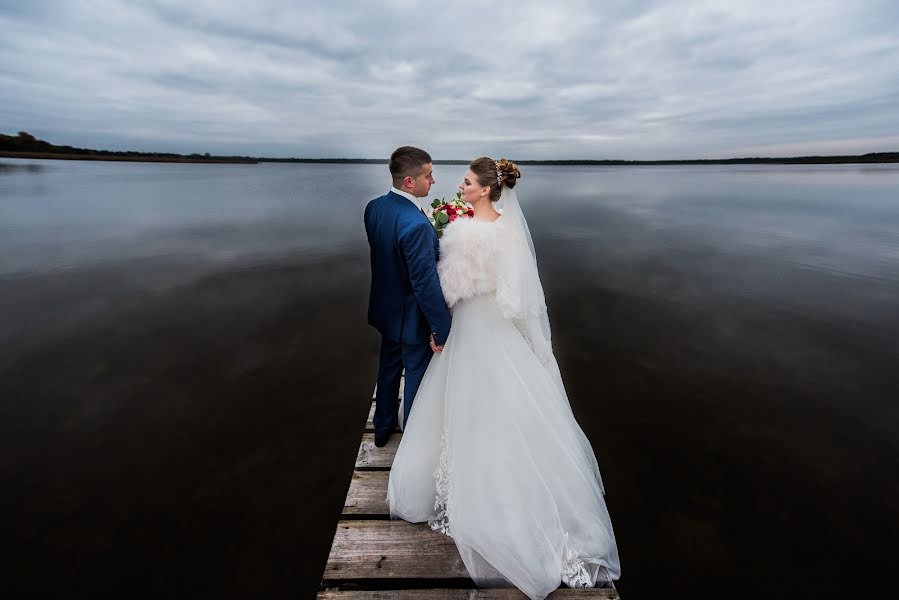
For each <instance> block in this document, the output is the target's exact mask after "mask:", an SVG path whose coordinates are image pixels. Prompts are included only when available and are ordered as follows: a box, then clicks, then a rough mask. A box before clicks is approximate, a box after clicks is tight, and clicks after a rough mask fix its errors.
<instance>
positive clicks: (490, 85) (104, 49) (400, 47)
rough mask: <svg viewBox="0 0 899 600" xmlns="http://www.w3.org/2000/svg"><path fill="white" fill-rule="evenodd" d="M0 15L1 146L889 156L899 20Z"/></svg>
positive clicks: (623, 8)
mask: <svg viewBox="0 0 899 600" xmlns="http://www.w3.org/2000/svg"><path fill="white" fill-rule="evenodd" d="M444 4H447V3H444V2H413V1H408V0H392V1H380V2H375V1H372V2H365V1H363V0H357V1H352V2H350V1H344V0H325V1H323V0H316V1H314V2H307V1H304V0H279V1H277V0H256V1H254V2H248V1H245V2H237V1H231V0H190V1H189V2H188V1H184V0H156V1H151V0H146V1H137V0H135V1H130V2H129V1H125V0H122V1H116V0H58V1H50V0H0V32H2V33H0V132H2V133H15V132H17V131H20V130H25V131H28V132H30V133H32V134H34V135H36V136H37V137H39V138H42V139H46V140H48V141H51V142H53V143H57V144H68V145H74V146H82V147H94V148H108V149H116V150H132V149H133V150H142V151H174V152H201V153H202V152H210V153H213V154H231V153H234V154H246V155H255V156H296V157H376V158H377V157H386V156H387V155H389V153H390V151H391V150H392V149H393V148H394V147H396V146H398V145H402V144H413V145H419V146H422V147H424V148H426V149H428V150H429V151H430V152H431V154H432V155H433V156H434V157H435V158H438V159H439V158H446V159H448V158H456V159H468V158H471V157H472V156H477V155H482V154H487V155H496V156H500V155H502V156H509V157H512V158H518V159H560V158H592V159H603V158H626V159H633V158H645V159H659V158H707V157H728V156H760V155H765V156H778V155H780V156H783V155H799V154H837V153H864V152H873V151H899V33H897V32H899V2H897V1H896V0H870V1H869V0H854V1H851V0H843V1H838V2H833V1H829V0H814V1H799V0H791V1H786V2H785V1H783V0H774V1H769V0H752V1H739V0H731V1H713V0H709V1H700V0H677V1H670V2H665V1H655V0H622V1H617V0H616V1H602V0H595V1H589V0H552V1H544V2H527V1H521V2H513V1H510V0H506V1H505V2H483V1H480V2H469V1H458V2H455V1H453V0H449V2H448V4H449V6H444Z"/></svg>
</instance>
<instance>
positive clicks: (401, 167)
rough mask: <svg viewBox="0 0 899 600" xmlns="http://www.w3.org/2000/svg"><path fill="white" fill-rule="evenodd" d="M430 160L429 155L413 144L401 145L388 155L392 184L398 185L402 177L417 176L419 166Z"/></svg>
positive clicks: (400, 184) (401, 182)
mask: <svg viewBox="0 0 899 600" xmlns="http://www.w3.org/2000/svg"><path fill="white" fill-rule="evenodd" d="M430 162H432V161H431V155H430V154H428V153H427V152H425V151H424V150H422V149H421V148H416V147H414V146H402V147H400V148H397V149H396V150H394V151H393V154H391V155H390V176H391V177H392V178H393V185H395V186H396V187H400V186H402V184H403V178H404V177H418V175H419V173H420V172H421V168H422V167H423V166H425V165H426V164H428V163H430Z"/></svg>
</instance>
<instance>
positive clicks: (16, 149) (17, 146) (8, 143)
mask: <svg viewBox="0 0 899 600" xmlns="http://www.w3.org/2000/svg"><path fill="white" fill-rule="evenodd" d="M0 153H26V154H35V155H42V156H36V158H40V157H46V158H52V156H49V155H63V156H68V157H71V158H76V157H84V158H95V159H103V158H123V159H132V160H141V159H158V160H172V161H179V160H183V161H191V162H241V163H258V162H277V163H347V164H385V163H387V162H388V160H387V159H386V158H269V157H252V156H215V155H211V154H209V153H208V152H206V153H205V154H199V153H194V154H176V153H172V152H135V151H114V150H93V149H89V148H76V147H73V146H57V145H54V144H51V143H49V142H45V141H43V140H39V139H37V138H36V137H34V136H33V135H31V134H30V133H28V132H26V131H20V132H19V133H18V135H15V136H12V135H5V134H0ZM468 162H469V161H466V160H435V161H434V163H435V164H457V165H467V164H468ZM515 162H517V163H518V164H520V165H550V166H552V165H558V166H563V165H573V166H590V165H600V166H601V165H606V166H626V165H695V164H720V165H727V164H838V163H894V162H899V152H871V153H868V154H859V155H838V156H795V157H746V158H710V159H675V160H615V159H609V160H591V159H564V160H516V161H515Z"/></svg>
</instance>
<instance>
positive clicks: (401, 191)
mask: <svg viewBox="0 0 899 600" xmlns="http://www.w3.org/2000/svg"><path fill="white" fill-rule="evenodd" d="M390 191H391V192H393V193H394V194H399V195H400V196H402V197H403V198H408V199H409V201H410V202H412V204H414V205H415V208H419V209H420V208H421V205H419V204H418V198H416V197H415V196H413V195H412V194H410V193H409V192H404V191H403V190H398V189H396V188H395V187H392V188H390Z"/></svg>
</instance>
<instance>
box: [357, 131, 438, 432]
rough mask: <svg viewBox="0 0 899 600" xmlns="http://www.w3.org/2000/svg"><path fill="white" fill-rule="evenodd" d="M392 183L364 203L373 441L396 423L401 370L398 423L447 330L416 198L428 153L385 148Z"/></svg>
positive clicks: (427, 180)
mask: <svg viewBox="0 0 899 600" xmlns="http://www.w3.org/2000/svg"><path fill="white" fill-rule="evenodd" d="M390 175H391V177H392V178H393V188H392V189H391V190H390V191H389V192H388V193H387V194H386V195H384V196H381V197H380V198H375V199H374V200H372V201H371V202H369V203H368V205H367V206H366V207H365V233H366V234H367V235H368V245H369V247H370V248H371V290H370V293H369V297H368V322H369V324H371V325H372V326H373V327H374V328H375V329H377V330H378V331H380V332H381V359H380V364H379V366H378V390H377V393H376V394H375V416H374V419H373V421H374V426H375V445H376V446H379V447H380V446H384V445H385V444H386V443H387V440H388V438H389V437H390V434H391V432H393V430H394V429H395V428H396V425H397V412H398V410H399V390H400V377H401V376H402V373H403V369H404V368H405V370H406V386H405V388H404V390H403V420H402V423H401V425H402V426H405V424H406V422H407V421H408V419H409V411H410V410H411V409H412V401H413V400H414V398H415V392H416V391H418V385H419V384H420V383H421V378H422V376H423V375H424V373H425V369H427V367H428V362H430V360H431V354H432V352H440V351H441V350H442V349H443V344H444V343H445V342H446V338H447V336H448V335H449V330H450V322H451V317H450V313H449V310H448V309H447V307H446V302H445V301H444V299H443V291H442V290H441V289H440V280H439V279H438V278H437V252H438V246H437V234H436V233H435V231H434V227H433V226H432V225H431V222H430V221H429V220H428V217H427V216H426V215H425V213H424V211H423V210H422V209H421V208H420V207H419V206H418V202H417V200H416V198H423V197H425V196H427V195H428V191H430V189H431V185H433V184H434V183H435V181H434V177H433V166H432V164H431V157H430V156H429V155H428V153H427V152H425V151H424V150H421V149H419V148H413V147H412V146H403V147H402V148H397V149H396V150H395V151H394V153H393V154H392V155H391V156H390Z"/></svg>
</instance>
